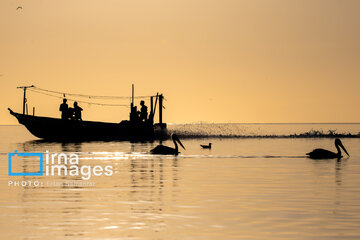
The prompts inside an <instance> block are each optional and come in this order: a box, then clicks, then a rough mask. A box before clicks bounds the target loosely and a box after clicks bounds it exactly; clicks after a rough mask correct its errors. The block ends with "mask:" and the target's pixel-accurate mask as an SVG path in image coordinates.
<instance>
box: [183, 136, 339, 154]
mask: <svg viewBox="0 0 360 240" xmlns="http://www.w3.org/2000/svg"><path fill="white" fill-rule="evenodd" d="M176 141H177V142H178V143H179V144H180V146H182V148H183V149H185V147H184V145H183V144H182V143H181V142H180V139H176ZM345 152H346V151H345Z"/></svg>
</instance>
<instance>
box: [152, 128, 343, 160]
mask: <svg viewBox="0 0 360 240" xmlns="http://www.w3.org/2000/svg"><path fill="white" fill-rule="evenodd" d="M172 140H173V142H174V145H175V147H174V148H172V147H168V146H164V145H162V144H160V145H158V146H156V147H155V148H154V149H152V150H151V151H150V153H152V154H163V155H178V154H179V153H180V152H179V146H178V143H179V144H180V146H181V147H182V148H183V149H184V150H185V147H184V145H183V144H182V143H181V141H180V139H179V137H178V136H177V135H176V134H173V135H172ZM200 146H201V147H202V148H205V149H211V143H209V144H208V145H202V144H201V145H200ZM335 147H336V149H337V152H336V153H335V152H331V151H329V150H326V149H322V148H316V149H314V150H313V151H311V152H309V153H306V155H307V156H308V157H309V158H311V159H333V158H337V159H340V158H342V157H343V156H342V155H341V149H343V150H344V152H345V153H346V154H347V155H348V156H349V157H350V155H349V153H348V152H347V150H346V148H345V147H344V145H343V144H342V142H341V140H340V139H338V138H337V139H335ZM340 148H341V149H340Z"/></svg>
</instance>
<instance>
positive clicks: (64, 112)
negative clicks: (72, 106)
mask: <svg viewBox="0 0 360 240" xmlns="http://www.w3.org/2000/svg"><path fill="white" fill-rule="evenodd" d="M66 102H67V99H66V98H64V99H63V103H62V104H61V105H60V108H59V111H60V112H61V119H63V120H68V112H69V107H68V105H67V103H66Z"/></svg>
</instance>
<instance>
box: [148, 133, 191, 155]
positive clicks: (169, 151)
mask: <svg viewBox="0 0 360 240" xmlns="http://www.w3.org/2000/svg"><path fill="white" fill-rule="evenodd" d="M172 140H173V142H174V145H175V148H171V147H167V146H164V145H158V146H156V147H155V148H154V149H152V150H151V151H150V153H152V154H164V155H178V154H179V148H178V145H177V142H178V143H179V144H180V146H181V147H182V148H183V149H185V147H184V145H182V143H181V142H180V139H179V137H178V136H177V135H176V134H173V135H172Z"/></svg>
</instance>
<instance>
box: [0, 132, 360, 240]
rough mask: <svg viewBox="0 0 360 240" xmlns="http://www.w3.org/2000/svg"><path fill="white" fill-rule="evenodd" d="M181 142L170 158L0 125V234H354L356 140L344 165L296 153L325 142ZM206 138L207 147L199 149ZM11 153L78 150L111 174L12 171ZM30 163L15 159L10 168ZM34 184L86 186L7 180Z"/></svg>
mask: <svg viewBox="0 0 360 240" xmlns="http://www.w3.org/2000/svg"><path fill="white" fill-rule="evenodd" d="M195 127H196V128H198V127H197V126H195ZM321 127H324V128H325V129H326V128H328V126H321ZM347 127H348V128H351V131H353V132H356V131H357V129H355V128H356V127H358V126H350V127H349V126H347ZM227 128H229V127H227ZM262 128H264V129H266V127H263V126H262ZM275 128H276V127H275ZM279 128H281V127H279ZM285 128H286V127H284V126H282V128H281V129H277V130H276V129H275V130H271V131H278V132H279V131H280V132H284V131H285V130H284V129H285ZM288 128H289V127H288ZM288 128H286V129H287V130H286V131H287V132H289V129H288ZM290 128H291V126H290ZM342 128H346V126H342ZM229 131H231V130H229ZM247 131H252V130H251V129H250V130H249V129H248V130H247ZM261 131H262V130H261ZM182 142H183V144H184V145H185V147H186V150H182V153H181V154H180V155H179V156H177V157H174V156H152V155H149V154H148V152H149V151H150V149H152V148H153V147H155V146H156V145H157V144H158V143H157V142H155V143H130V142H85V143H64V144H62V143H49V142H41V141H35V138H34V137H33V136H31V135H30V134H29V133H27V131H26V130H25V128H23V127H21V126H0V143H1V144H0V153H1V154H0V169H1V170H0V180H1V185H0V188H1V195H0V204H1V205H0V239H154V240H155V239H164V240H165V239H166V240H167V239H360V228H359V226H360V147H359V146H360V139H359V138H351V139H350V138H348V139H343V143H344V145H345V147H346V148H347V150H348V151H349V153H350V155H351V157H350V158H346V159H343V160H342V161H337V160H321V161H319V160H318V161H314V160H310V159H307V158H305V157H304V154H305V153H306V152H308V151H310V150H312V149H313V148H314V147H323V148H326V149H329V150H334V149H335V147H334V143H333V142H334V140H333V139H291V138H286V139H283V138H275V139H265V138H254V139H252V138H249V139H246V138H245V139H238V138H227V139H221V138H213V139H184V140H183V141H182ZM208 142H212V143H213V149H211V150H204V149H201V148H200V146H199V144H204V143H208ZM164 144H165V145H172V143H171V142H170V141H166V142H165V143H164ZM14 150H18V151H19V152H45V151H46V150H48V151H49V152H50V153H60V152H65V153H67V154H70V153H77V154H78V155H79V158H80V162H79V165H80V166H87V165H88V166H95V165H101V166H103V167H104V166H106V165H111V166H113V169H114V174H113V175H112V176H91V178H90V179H89V180H82V179H81V177H78V176H77V177H75V176H73V177H71V176H43V177H32V176H16V177H10V176H8V172H7V171H8V166H7V165H8V159H7V158H8V155H7V153H8V152H14ZM37 166H38V165H37V164H36V161H35V162H34V161H14V163H13V168H14V169H15V170H17V171H31V170H33V169H36V168H37ZM36 180H37V181H42V182H45V183H46V182H66V181H72V182H77V183H82V184H83V183H91V184H92V185H91V186H81V185H78V186H39V187H35V186H25V187H21V186H9V181H36Z"/></svg>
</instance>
